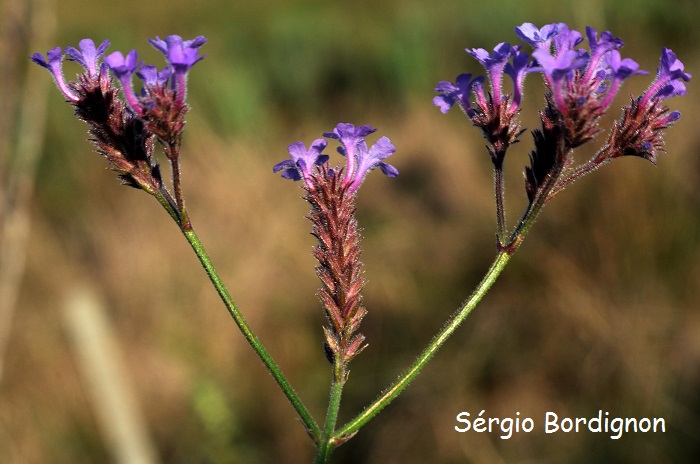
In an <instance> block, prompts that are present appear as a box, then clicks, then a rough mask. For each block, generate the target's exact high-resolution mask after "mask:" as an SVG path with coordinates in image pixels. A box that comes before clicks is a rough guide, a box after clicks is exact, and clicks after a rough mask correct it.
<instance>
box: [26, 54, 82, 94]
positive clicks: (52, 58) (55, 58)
mask: <svg viewBox="0 0 700 464" xmlns="http://www.w3.org/2000/svg"><path fill="white" fill-rule="evenodd" d="M63 56H64V54H63V53H61V47H56V48H54V49H52V50H49V51H48V52H47V53H46V58H44V55H42V54H41V53H34V54H33V55H32V56H30V57H29V58H30V59H31V60H32V61H33V62H35V63H36V64H38V65H39V66H41V67H43V68H46V69H48V70H49V72H50V73H51V76H52V77H53V80H54V82H55V83H56V87H58V90H60V91H61V93H62V94H63V95H64V96H65V97H66V98H67V99H68V100H69V101H71V102H73V103H75V102H77V101H78V100H80V97H79V96H78V94H77V93H75V92H74V91H73V89H71V88H70V87H69V86H68V84H67V83H66V79H65V78H64V77H63V70H62V69H61V63H62V61H63Z"/></svg>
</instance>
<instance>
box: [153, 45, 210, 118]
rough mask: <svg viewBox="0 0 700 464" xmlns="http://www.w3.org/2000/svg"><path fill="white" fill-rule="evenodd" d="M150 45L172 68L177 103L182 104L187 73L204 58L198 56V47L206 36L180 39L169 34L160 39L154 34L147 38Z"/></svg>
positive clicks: (185, 90) (185, 91)
mask: <svg viewBox="0 0 700 464" xmlns="http://www.w3.org/2000/svg"><path fill="white" fill-rule="evenodd" d="M148 41H149V42H150V44H151V45H153V47H155V48H156V49H157V50H158V51H160V52H161V53H162V54H163V55H165V58H166V59H167V60H168V63H169V64H170V66H171V67H172V70H173V76H172V77H173V89H174V91H175V94H176V98H177V103H179V104H183V103H184V101H185V94H186V93H187V73H188V72H189V70H190V68H192V66H194V65H195V64H196V63H197V62H199V61H201V60H202V59H204V56H199V50H198V49H199V47H201V46H202V45H204V44H205V43H206V41H207V39H206V37H203V36H199V37H196V38H194V39H192V40H182V37H180V36H179V35H169V36H167V37H166V38H165V40H162V39H161V38H160V37H158V36H156V38H155V39H148Z"/></svg>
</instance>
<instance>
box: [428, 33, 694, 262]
mask: <svg viewBox="0 0 700 464" xmlns="http://www.w3.org/2000/svg"><path fill="white" fill-rule="evenodd" d="M515 32H516V34H517V35H518V37H520V38H521V39H522V40H523V41H525V42H526V43H527V44H528V45H530V46H531V47H532V48H533V50H534V51H533V52H532V54H531V55H530V56H528V55H527V54H526V53H524V52H522V51H521V48H522V46H521V45H514V46H511V45H510V44H508V43H500V44H498V45H497V46H496V47H495V48H494V50H493V52H491V53H489V52H488V51H486V50H484V49H481V48H478V49H467V53H468V54H469V55H471V56H472V57H474V58H475V59H476V60H477V61H479V63H481V64H482V65H483V66H484V68H485V69H486V75H487V77H488V80H489V83H490V88H491V91H490V92H487V91H486V90H485V89H484V86H483V83H484V81H485V78H484V77H482V76H478V77H474V76H472V75H471V74H461V75H459V76H458V77H457V79H456V80H455V82H454V83H452V82H447V81H443V82H440V83H438V84H437V86H436V87H435V92H437V93H438V94H439V95H437V96H436V97H435V98H434V99H433V103H434V104H435V106H437V107H438V108H439V109H440V111H442V112H443V113H447V112H448V111H449V110H450V109H451V108H452V107H453V106H455V105H457V106H458V107H459V108H460V109H461V110H462V111H463V112H464V114H465V115H466V116H467V118H469V119H470V120H471V122H472V124H473V125H474V126H476V127H478V128H479V129H481V131H482V133H483V135H484V137H485V139H486V141H487V142H488V144H487V149H488V151H489V153H490V155H491V159H492V161H493V164H494V169H495V171H496V176H495V179H496V188H495V190H496V203H497V214H498V234H497V235H498V246H499V249H502V250H510V251H514V249H515V247H517V245H518V244H519V243H520V232H521V226H522V227H524V226H525V225H524V224H525V223H526V222H527V221H526V220H527V219H528V218H530V217H532V215H533V214H535V215H536V212H537V211H538V210H539V208H541V207H542V206H543V205H544V204H545V203H546V202H547V201H549V200H550V199H551V198H552V197H553V196H554V195H555V194H556V193H558V192H559V191H561V190H562V189H563V188H564V187H566V186H567V185H569V184H570V183H571V182H573V181H574V180H576V179H578V178H580V177H581V176H583V175H585V174H587V173H589V172H591V171H593V170H595V169H596V168H598V167H600V166H601V165H603V164H605V163H607V162H609V161H611V160H612V159H614V158H619V157H621V156H639V157H642V158H645V159H647V160H649V161H651V162H652V163H656V159H657V154H658V153H660V152H663V151H664V144H663V137H662V136H663V133H664V130H665V129H667V128H668V127H670V126H671V125H672V124H673V123H674V122H675V121H677V120H678V119H679V118H680V113H679V112H678V111H671V110H669V108H668V107H666V106H665V105H664V104H665V100H666V99H667V98H670V97H675V96H679V95H684V94H685V93H686V88H685V82H687V81H688V80H689V79H690V77H691V75H690V74H688V73H686V72H684V69H683V63H682V62H681V61H680V60H678V59H677V58H676V55H675V54H674V53H673V51H671V50H670V49H668V48H664V49H663V50H662V53H661V60H660V63H659V67H658V68H657V72H656V78H655V79H654V81H653V82H652V83H651V85H650V86H649V87H648V89H647V90H646V91H645V92H644V93H643V94H642V95H640V96H638V97H635V98H632V99H631V101H630V103H629V104H628V105H626V106H624V107H623V108H622V116H621V117H620V119H619V120H618V121H617V122H615V123H614V125H613V127H612V129H611V130H610V134H609V136H608V138H607V141H606V142H605V144H603V146H602V147H601V148H600V150H598V152H597V153H596V154H595V156H593V157H592V158H591V159H590V160H589V161H587V162H586V163H583V164H581V165H580V166H578V167H575V168H572V167H571V164H572V163H573V155H572V154H573V150H574V149H575V148H577V147H579V146H581V145H583V144H585V143H588V142H591V141H592V140H594V139H595V138H596V136H597V135H598V134H599V133H600V132H602V129H601V127H600V124H599V123H600V119H601V116H603V115H604V114H605V113H606V112H607V111H608V110H609V109H610V107H611V104H612V101H613V99H614V98H615V96H616V95H617V93H618V91H619V89H620V86H621V84H622V82H623V81H624V80H625V79H627V78H629V77H632V76H635V75H643V74H648V73H647V72H646V71H643V70H640V69H639V65H638V64H637V63H636V62H635V61H633V60H631V59H629V58H624V59H623V58H622V57H621V55H620V52H619V51H618V50H619V49H620V48H621V47H622V45H623V42H622V40H620V39H619V38H617V37H615V36H613V34H612V33H611V32H609V31H606V32H603V33H602V34H600V37H599V36H598V32H597V31H596V30H595V29H593V28H591V27H587V28H586V38H587V39H588V50H586V49H584V48H580V47H579V46H580V45H581V44H582V43H583V42H584V40H585V39H584V37H583V35H582V34H581V33H580V32H577V31H574V30H571V29H569V27H568V26H567V25H566V24H564V23H558V24H548V25H546V26H544V27H542V28H537V27H535V26H534V25H533V24H531V23H524V24H523V25H521V26H520V27H516V28H515ZM531 73H540V74H541V75H542V77H543V79H544V83H545V88H546V91H545V108H544V109H543V110H542V111H541V112H540V120H541V122H542V127H541V129H537V130H534V131H533V138H534V146H535V148H534V150H533V151H532V152H531V154H530V165H529V166H528V167H526V169H525V190H526V193H527V197H528V200H529V202H530V207H529V208H528V210H527V211H526V213H525V216H524V217H523V220H521V223H520V224H519V226H518V227H516V230H515V231H514V232H513V234H511V235H510V236H507V235H506V233H505V213H504V212H503V199H502V195H503V186H502V182H503V176H502V165H503V161H504V158H505V154H506V151H507V149H508V148H509V147H510V146H511V145H512V144H514V143H516V142H518V138H519V136H520V135H521V134H522V133H523V132H524V131H523V130H521V128H520V122H519V120H518V113H519V111H520V104H521V100H522V95H523V84H524V81H525V77H526V75H528V74H531ZM504 74H507V75H508V76H509V77H510V78H511V80H512V83H513V92H512V94H506V93H504V91H503V75H504Z"/></svg>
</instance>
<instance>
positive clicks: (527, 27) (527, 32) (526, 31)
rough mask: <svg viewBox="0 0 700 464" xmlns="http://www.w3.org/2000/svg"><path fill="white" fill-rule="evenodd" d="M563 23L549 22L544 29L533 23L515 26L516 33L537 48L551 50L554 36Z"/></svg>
mask: <svg viewBox="0 0 700 464" xmlns="http://www.w3.org/2000/svg"><path fill="white" fill-rule="evenodd" d="M562 24H563V23H559V24H547V25H546V26H543V27H542V29H538V28H537V27H535V25H534V24H532V23H523V24H522V26H520V27H516V28H515V33H516V34H517V35H518V37H520V38H521V39H523V40H524V41H525V42H527V43H528V44H530V45H531V46H532V48H534V49H535V50H537V49H544V50H549V46H550V44H551V42H552V37H553V36H554V35H555V34H556V33H557V32H559V28H560V27H561V25H562Z"/></svg>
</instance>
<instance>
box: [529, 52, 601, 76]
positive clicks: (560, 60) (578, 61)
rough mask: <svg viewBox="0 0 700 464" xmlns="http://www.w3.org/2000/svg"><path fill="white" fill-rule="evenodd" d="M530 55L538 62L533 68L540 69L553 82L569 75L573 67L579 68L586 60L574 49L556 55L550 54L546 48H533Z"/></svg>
mask: <svg viewBox="0 0 700 464" xmlns="http://www.w3.org/2000/svg"><path fill="white" fill-rule="evenodd" d="M532 56H533V57H534V58H535V59H536V60H537V63H538V64H539V66H538V67H535V68H533V70H542V71H543V72H544V74H545V76H548V77H550V78H551V80H552V81H553V82H557V81H560V80H562V79H563V78H564V77H566V76H569V75H571V74H572V72H573V70H574V69H579V68H581V67H582V66H584V65H585V64H586V62H587V58H586V57H585V56H582V54H581V53H580V52H579V51H576V50H567V51H565V52H563V53H560V54H558V55H556V56H553V55H550V54H549V52H548V51H546V50H535V51H534V52H532Z"/></svg>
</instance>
